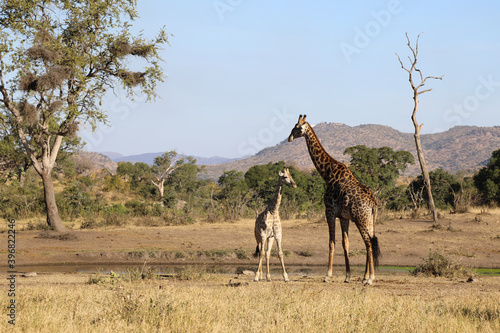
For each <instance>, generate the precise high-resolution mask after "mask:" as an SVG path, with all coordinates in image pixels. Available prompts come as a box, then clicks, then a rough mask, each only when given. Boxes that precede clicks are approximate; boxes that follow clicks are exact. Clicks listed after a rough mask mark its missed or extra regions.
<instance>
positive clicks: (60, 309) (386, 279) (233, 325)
mask: <svg viewBox="0 0 500 333" xmlns="http://www.w3.org/2000/svg"><path fill="white" fill-rule="evenodd" d="M252 278H253V277H252V276H246V275H238V276H237V275H223V274H209V273H206V272H204V271H202V270H199V271H197V270H193V271H189V270H188V271H184V272H181V273H179V274H177V275H172V276H168V277H162V278H161V279H159V278H154V277H153V278H149V279H147V280H142V279H132V280H131V279H130V278H128V279H127V278H123V277H121V276H117V275H115V274H113V275H104V274H100V275H95V274H94V275H89V274H47V275H39V276H38V277H36V278H20V277H19V278H18V279H19V280H18V285H17V290H18V292H17V296H16V302H17V309H16V325H15V327H14V328H13V327H11V325H9V324H8V323H7V319H6V316H4V317H3V318H4V319H3V320H2V323H1V324H0V327H1V328H2V329H1V331H3V332H7V331H15V332H261V331H265V332H309V333H310V332H354V331H364V332H499V331H500V303H499V300H500V278H499V277H481V278H480V280H479V281H477V282H474V283H466V282H464V281H460V280H455V279H445V278H425V277H413V276H409V275H408V276H407V275H402V276H393V275H382V276H379V277H378V279H377V283H376V284H375V285H374V286H372V287H363V286H362V284H361V283H360V282H359V281H354V282H353V283H350V284H344V283H342V282H341V281H342V277H341V276H340V275H339V276H337V277H336V281H335V282H334V283H330V284H325V283H323V282H321V280H322V277H321V276H299V275H295V276H292V277H291V280H292V281H291V282H289V283H284V282H282V281H280V280H278V276H276V279H277V280H276V281H274V282H270V283H269V282H259V283H254V282H251V280H252ZM2 284H3V285H5V284H6V283H5V282H2ZM2 289H3V288H2ZM8 301H9V299H8V298H7V293H5V292H4V293H2V294H1V295H0V303H1V304H2V305H1V306H2V308H3V309H6V304H7V302H8ZM4 311H5V310H4Z"/></svg>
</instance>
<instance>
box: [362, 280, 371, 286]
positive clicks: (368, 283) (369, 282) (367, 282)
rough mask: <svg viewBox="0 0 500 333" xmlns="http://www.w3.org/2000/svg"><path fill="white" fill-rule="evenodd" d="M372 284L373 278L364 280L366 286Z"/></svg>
mask: <svg viewBox="0 0 500 333" xmlns="http://www.w3.org/2000/svg"><path fill="white" fill-rule="evenodd" d="M372 284H373V281H372V279H368V280H363V285H365V286H371V285H372Z"/></svg>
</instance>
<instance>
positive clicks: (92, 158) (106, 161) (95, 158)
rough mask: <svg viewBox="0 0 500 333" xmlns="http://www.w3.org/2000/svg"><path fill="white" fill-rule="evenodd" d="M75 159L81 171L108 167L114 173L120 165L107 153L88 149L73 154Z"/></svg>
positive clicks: (78, 169)
mask: <svg viewBox="0 0 500 333" xmlns="http://www.w3.org/2000/svg"><path fill="white" fill-rule="evenodd" d="M73 160H74V161H75V164H76V165H75V167H76V168H77V171H78V172H79V173H80V172H84V171H85V170H88V171H100V170H102V169H107V170H108V171H110V172H111V173H113V174H114V173H116V168H117V166H118V164H117V163H116V162H114V161H112V160H111V159H110V158H109V157H107V156H106V155H103V154H99V153H93V152H88V151H81V152H79V153H78V154H76V155H74V156H73Z"/></svg>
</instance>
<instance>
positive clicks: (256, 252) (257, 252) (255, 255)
mask: <svg viewBox="0 0 500 333" xmlns="http://www.w3.org/2000/svg"><path fill="white" fill-rule="evenodd" d="M259 252H260V250H259V245H258V244H257V247H256V248H255V253H254V254H253V257H254V258H257V257H258V256H259Z"/></svg>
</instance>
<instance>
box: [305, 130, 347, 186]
mask: <svg viewBox="0 0 500 333" xmlns="http://www.w3.org/2000/svg"><path fill="white" fill-rule="evenodd" d="M304 137H305V139H306V143H307V149H308V150H309V155H310V156H311V160H312V161H313V164H314V166H315V167H316V170H318V172H319V174H320V175H321V177H322V178H323V179H324V180H325V181H326V182H327V183H330V182H336V181H339V180H341V178H343V177H344V176H346V175H347V174H350V173H351V172H350V170H349V169H348V168H347V167H346V166H345V165H344V164H343V163H341V162H339V161H337V160H336V159H334V158H333V157H331V156H330V155H328V153H327V152H326V151H325V149H324V148H323V146H322V145H321V143H320V142H319V139H318V137H317V136H316V133H314V131H313V129H312V127H311V126H310V125H309V124H307V127H306V131H305V133H304Z"/></svg>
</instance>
